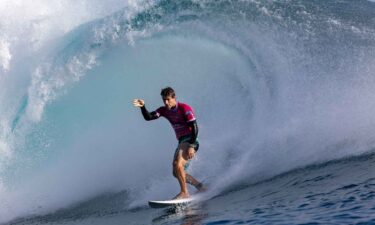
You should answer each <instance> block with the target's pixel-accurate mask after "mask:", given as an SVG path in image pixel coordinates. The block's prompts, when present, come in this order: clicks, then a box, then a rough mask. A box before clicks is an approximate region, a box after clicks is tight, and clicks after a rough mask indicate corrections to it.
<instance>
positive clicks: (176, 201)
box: [148, 197, 196, 208]
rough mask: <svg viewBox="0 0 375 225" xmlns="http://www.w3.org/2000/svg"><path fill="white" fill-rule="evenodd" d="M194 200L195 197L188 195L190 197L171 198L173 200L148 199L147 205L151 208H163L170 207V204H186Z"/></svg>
mask: <svg viewBox="0 0 375 225" xmlns="http://www.w3.org/2000/svg"><path fill="white" fill-rule="evenodd" d="M195 200H196V198H194V197H190V198H183V199H173V200H162V201H148V205H149V206H150V207H151V208H164V207H171V206H182V205H187V204H189V203H191V202H193V201H195Z"/></svg>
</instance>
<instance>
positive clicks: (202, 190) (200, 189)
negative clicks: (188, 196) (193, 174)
mask: <svg viewBox="0 0 375 225" xmlns="http://www.w3.org/2000/svg"><path fill="white" fill-rule="evenodd" d="M195 188H196V189H197V190H198V192H205V191H207V187H206V185H203V184H202V183H199V184H197V185H196V186H195Z"/></svg>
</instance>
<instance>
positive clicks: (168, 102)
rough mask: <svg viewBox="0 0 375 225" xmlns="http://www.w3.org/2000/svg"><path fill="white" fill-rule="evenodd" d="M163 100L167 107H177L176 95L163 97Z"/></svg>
mask: <svg viewBox="0 0 375 225" xmlns="http://www.w3.org/2000/svg"><path fill="white" fill-rule="evenodd" d="M163 102H164V105H165V107H167V108H168V109H171V108H173V107H175V106H176V104H177V103H176V97H171V96H167V97H163Z"/></svg>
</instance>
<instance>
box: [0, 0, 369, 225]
mask: <svg viewBox="0 0 375 225" xmlns="http://www.w3.org/2000/svg"><path fill="white" fill-rule="evenodd" d="M77 4H78V5H77ZM374 9H375V4H374V3H373V2H371V1H355V2H354V1H338V0H337V1H329V2H321V1H292V2H291V1H265V2H264V1H257V0H252V1H226V0H224V1H194V0H193V1H191V0H190V1H188V0H181V1H168V0H162V1H139V2H137V1H127V2H126V1H118V0H111V1H107V2H106V4H103V3H102V2H101V1H80V3H76V2H73V1H70V0H65V1H43V0H39V1H35V2H33V5H31V3H30V5H27V4H26V5H25V4H20V3H18V2H17V1H3V2H2V3H0V14H1V15H2V17H4V18H3V19H2V20H1V22H0V29H1V31H2V32H1V34H0V73H1V74H0V90H1V91H0V100H1V103H2V104H1V108H0V117H1V118H0V202H1V203H0V223H1V222H7V221H10V220H12V219H14V218H20V217H28V216H30V215H46V214H47V215H48V214H50V213H52V212H55V211H56V210H59V209H61V208H69V207H70V208H72V207H76V206H77V204H78V203H82V202H88V203H87V204H88V205H90V206H89V208H90V210H93V211H94V212H106V211H109V212H113V211H116V212H117V211H124V210H125V211H126V210H129V209H134V208H138V207H143V206H144V205H145V202H146V201H147V200H148V199H150V198H168V197H170V196H172V195H173V194H175V192H177V190H178V189H177V185H176V181H175V180H174V179H173V178H172V176H171V168H170V167H171V159H172V154H173V151H174V148H175V145H176V141H175V140H174V134H173V132H172V130H171V128H170V126H169V124H168V123H167V122H166V121H162V120H160V121H157V122H149V123H148V122H144V121H143V118H142V116H141V115H140V112H139V110H137V109H135V108H134V107H133V106H132V105H131V101H132V99H133V98H137V97H142V98H144V99H145V100H146V104H147V106H148V108H149V109H154V108H156V107H158V106H160V105H161V104H162V102H161V101H160V100H161V99H160V96H159V92H160V89H161V88H163V87H165V86H168V85H170V86H172V87H174V88H175V89H176V91H177V98H178V100H180V101H182V102H186V103H189V104H190V105H192V106H193V108H194V109H195V111H196V114H197V117H198V123H199V127H200V140H201V142H202V143H201V144H202V145H201V149H200V151H199V153H198V160H194V161H193V163H192V167H191V170H192V171H191V173H192V174H194V175H196V176H197V177H198V178H199V179H202V180H204V181H205V182H207V183H209V184H210V186H211V187H212V189H211V190H210V193H209V195H210V196H216V195H220V194H222V193H226V191H227V190H232V189H233V188H234V187H237V186H238V185H240V186H241V185H248V184H252V183H257V182H260V181H263V180H265V179H269V178H272V177H274V176H276V175H279V174H281V173H284V172H287V171H290V170H293V169H296V168H303V167H306V166H308V165H313V164H319V163H323V162H327V161H331V160H336V159H340V158H344V157H352V156H356V155H362V154H367V153H368V152H370V151H372V149H373V148H374V145H375V138H374V136H373V134H372V133H373V132H372V131H373V130H374V128H375V117H374V116H373V115H374V113H375V101H374V97H373V90H374V88H375V76H374V75H375V74H374V71H375V57H374V56H375V21H374V19H373V12H374ZM348 179H349V178H348ZM103 196H104V197H103ZM113 196H114V197H113ZM102 198H104V199H112V200H111V201H106V202H107V203H108V202H111V204H109V203H108V204H97V202H101V201H96V200H95V199H102ZM90 199H91V200H90ZM92 199H94V200H92ZM115 199H116V200H115ZM78 206H81V207H83V208H80V207H78V208H73V209H74V210H73V211H79V210H83V211H84V209H85V207H84V206H83V205H82V204H81V205H80V204H78Z"/></svg>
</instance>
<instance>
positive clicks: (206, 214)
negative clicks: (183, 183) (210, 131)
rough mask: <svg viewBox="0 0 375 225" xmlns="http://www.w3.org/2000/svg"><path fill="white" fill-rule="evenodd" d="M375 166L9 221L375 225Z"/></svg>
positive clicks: (118, 196)
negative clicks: (162, 203)
mask: <svg viewBox="0 0 375 225" xmlns="http://www.w3.org/2000/svg"><path fill="white" fill-rule="evenodd" d="M374 165H375V155H374V154H367V155H363V156H359V157H352V158H348V159H342V160H337V161H331V162H328V163H324V164H318V165H313V166H309V167H305V168H301V169H296V170H293V171H290V172H288V173H284V174H281V175H279V176H276V177H274V178H272V179H269V180H265V181H262V182H259V183H255V184H242V185H239V186H237V187H232V189H228V190H226V191H224V192H223V193H221V194H220V195H218V196H214V197H212V198H211V199H208V200H205V201H202V202H199V203H196V204H192V205H189V206H184V207H181V208H177V209H173V208H170V209H151V208H148V207H140V208H135V209H132V210H125V209H123V210H121V209H119V206H120V205H122V204H124V202H126V195H127V194H126V193H113V194H106V195H102V196H100V197H97V198H95V199H92V200H90V201H87V202H84V203H81V204H78V205H75V206H73V207H70V208H68V209H64V210H59V211H57V212H55V213H52V214H49V215H45V216H35V217H30V218H28V219H20V220H18V221H17V220H16V221H14V222H12V223H8V224H45V223H48V224H49V223H51V224H373V223H375V189H374V187H375V174H374V169H375V168H374Z"/></svg>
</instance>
